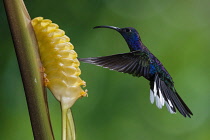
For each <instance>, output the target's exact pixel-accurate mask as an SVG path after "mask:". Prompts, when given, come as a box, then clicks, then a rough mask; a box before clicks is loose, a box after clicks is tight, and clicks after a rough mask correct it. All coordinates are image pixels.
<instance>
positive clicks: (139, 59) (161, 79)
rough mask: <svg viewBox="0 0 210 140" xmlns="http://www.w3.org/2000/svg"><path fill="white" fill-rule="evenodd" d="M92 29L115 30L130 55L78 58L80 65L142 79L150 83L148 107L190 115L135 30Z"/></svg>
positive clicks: (172, 84) (165, 74) (112, 27)
mask: <svg viewBox="0 0 210 140" xmlns="http://www.w3.org/2000/svg"><path fill="white" fill-rule="evenodd" d="M94 28H110V29H114V30H116V31H117V32H119V33H120V34H121V35H122V36H123V38H124V39H125V41H126V42H127V44H128V47H129V48H130V52H129V53H122V54H115V55H111V56H102V57H91V58H80V59H79V60H80V61H83V62H85V63H91V64H96V65H98V66H102V67H104V68H109V69H111V70H116V71H118V72H123V73H128V74H132V75H133V76H136V77H141V76H143V77H145V78H146V79H147V80H149V81H150V101H151V103H154V102H156V105H157V107H158V108H162V107H163V106H164V105H166V107H167V108H168V110H169V112H170V113H175V112H176V109H177V110H178V111H179V112H180V113H181V114H182V115H183V116H185V117H186V116H188V117H190V116H191V115H193V114H192V112H191V110H190V109H189V108H188V107H187V105H186V104H185V103H184V101H183V100H182V99H181V98H180V96H179V95H178V93H177V92H176V90H175V88H174V82H173V80H172V78H171V76H170V74H169V73H168V72H167V70H166V69H165V67H164V66H163V65H162V63H161V62H160V61H159V60H158V59H157V58H156V57H155V56H154V55H153V54H152V53H151V52H150V51H149V50H148V48H147V47H146V46H145V45H144V44H143V43H142V41H141V38H140V36H139V34H138V32H137V31H136V30H135V29H134V28H132V27H127V28H118V27H114V26H96V27H94Z"/></svg>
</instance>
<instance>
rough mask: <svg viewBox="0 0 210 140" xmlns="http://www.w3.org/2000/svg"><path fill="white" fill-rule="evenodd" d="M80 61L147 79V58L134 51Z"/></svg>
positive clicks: (141, 52) (148, 62) (140, 52)
mask: <svg viewBox="0 0 210 140" xmlns="http://www.w3.org/2000/svg"><path fill="white" fill-rule="evenodd" d="M79 60H80V61H82V62H85V63H90V64H95V65H97V66H102V67H104V68H109V69H110V70H116V71H118V72H123V73H128V74H132V75H133V76H137V77H140V76H144V77H149V70H150V68H149V64H150V61H149V56H148V54H147V53H146V52H143V51H135V52H129V53H122V54H115V55H110V56H102V57H90V58H79Z"/></svg>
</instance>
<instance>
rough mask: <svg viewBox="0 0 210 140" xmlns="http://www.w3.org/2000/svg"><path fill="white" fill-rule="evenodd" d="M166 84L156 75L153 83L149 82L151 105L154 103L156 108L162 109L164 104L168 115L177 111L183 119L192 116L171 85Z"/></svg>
mask: <svg viewBox="0 0 210 140" xmlns="http://www.w3.org/2000/svg"><path fill="white" fill-rule="evenodd" d="M166 83H167V82H164V81H163V80H162V79H161V78H160V77H159V75H158V73H157V74H156V75H155V78H154V81H151V82H150V86H151V87H150V101H151V103H154V101H156V105H157V107H158V108H162V107H163V106H164V104H165V105H166V107H167V109H168V110H169V112H170V113H175V112H176V109H178V111H179V112H180V113H181V114H182V115H183V116H185V117H186V116H188V117H190V115H193V114H192V112H191V110H190V109H189V108H188V107H187V105H186V104H185V103H184V101H183V100H182V99H181V97H180V96H179V95H178V93H177V92H176V90H175V89H173V84H172V85H169V84H166Z"/></svg>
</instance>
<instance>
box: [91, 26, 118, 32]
mask: <svg viewBox="0 0 210 140" xmlns="http://www.w3.org/2000/svg"><path fill="white" fill-rule="evenodd" d="M96 28H109V29H113V30H116V31H118V32H119V31H120V28H118V27H114V26H96V27H94V28H93V29H96Z"/></svg>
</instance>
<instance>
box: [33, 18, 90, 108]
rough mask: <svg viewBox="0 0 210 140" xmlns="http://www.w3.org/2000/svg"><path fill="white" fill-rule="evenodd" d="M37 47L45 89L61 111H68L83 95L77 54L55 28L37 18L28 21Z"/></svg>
mask: <svg viewBox="0 0 210 140" xmlns="http://www.w3.org/2000/svg"><path fill="white" fill-rule="evenodd" d="M32 26H33V28H34V31H35V34H36V38H37V41H38V44H39V51H40V57H41V62H42V64H43V67H44V69H45V71H44V72H45V75H46V78H47V79H48V83H46V84H47V87H48V88H49V89H50V90H51V92H52V93H53V94H54V96H55V97H56V99H57V100H59V101H60V102H61V104H62V107H64V108H70V107H71V106H72V105H73V104H74V102H75V101H76V100H77V99H78V98H79V97H82V96H86V95H87V93H86V91H84V90H83V89H82V88H81V87H80V86H85V82H84V81H83V80H81V79H80V77H79V75H80V74H81V71H80V69H79V65H80V63H79V61H78V60H77V53H76V52H75V51H74V50H73V49H74V46H73V45H72V44H71V43H70V42H69V41H70V39H69V37H67V36H66V35H65V32H64V31H63V30H61V29H59V26H58V25H57V24H55V23H52V21H51V20H48V19H43V18H42V17H37V18H34V19H33V20H32Z"/></svg>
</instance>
